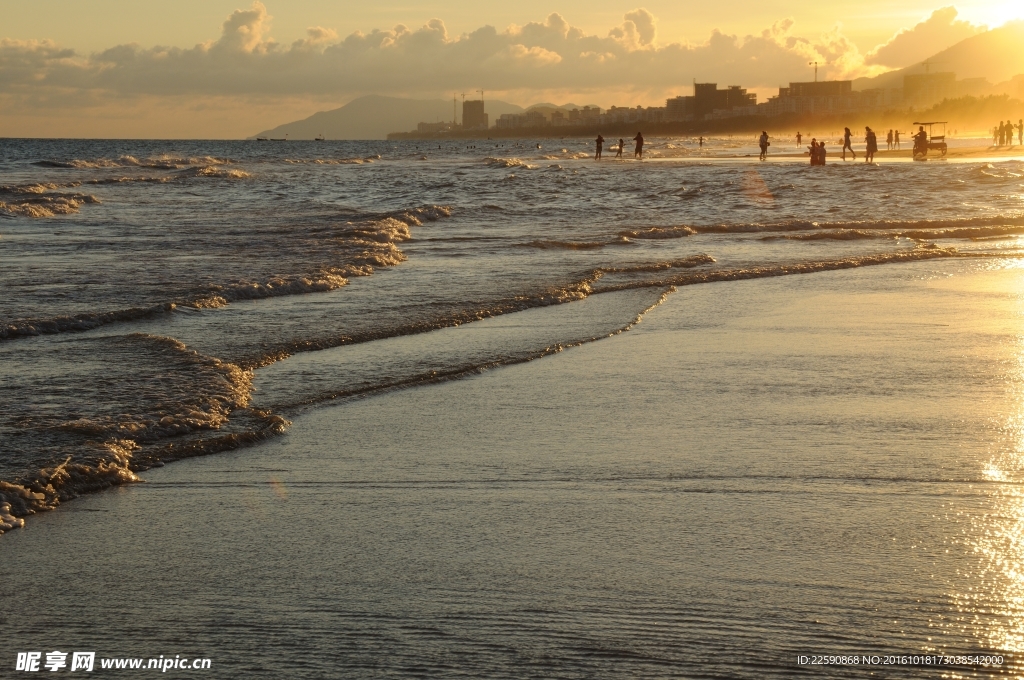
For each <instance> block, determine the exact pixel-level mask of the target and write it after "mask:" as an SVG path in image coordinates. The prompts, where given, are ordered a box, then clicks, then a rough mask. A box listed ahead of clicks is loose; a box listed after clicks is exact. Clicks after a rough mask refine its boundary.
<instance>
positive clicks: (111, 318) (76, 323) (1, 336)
mask: <svg viewBox="0 0 1024 680" xmlns="http://www.w3.org/2000/svg"><path fill="white" fill-rule="evenodd" d="M174 308H175V304H174V303H172V302H168V303H164V304H159V305H153V306H151V307H132V308H129V309H120V310H116V311H112V312H84V313H81V314H71V315H62V316H54V317H47V318H33V319H17V320H15V321H13V322H8V323H5V324H3V325H0V340H6V339H9V338H19V337H26V336H32V335H52V334H55V333H64V332H66V331H87V330H90V329H93V328H97V327H99V326H104V325H106V324H110V323H116V322H118V321H136V320H138V319H147V318H152V317H154V316H156V315H158V314H166V313H168V312H171V311H174Z"/></svg>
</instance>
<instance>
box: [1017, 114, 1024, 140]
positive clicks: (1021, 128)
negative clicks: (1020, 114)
mask: <svg viewBox="0 0 1024 680" xmlns="http://www.w3.org/2000/svg"><path fill="white" fill-rule="evenodd" d="M1017 144H1018V145H1024V118H1021V119H1019V120H1018V121H1017Z"/></svg>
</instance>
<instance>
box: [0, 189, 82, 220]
mask: <svg viewBox="0 0 1024 680" xmlns="http://www.w3.org/2000/svg"><path fill="white" fill-rule="evenodd" d="M35 186H43V185H35ZM99 202H100V199H98V198H96V197H95V196H92V195H90V194H68V193H36V192H33V191H28V190H26V191H24V192H23V193H22V195H21V196H19V197H15V198H12V199H8V200H6V201H0V214H6V215H7V216H11V217H14V216H21V217H34V218H40V217H54V216H56V215H72V214H74V213H77V212H78V211H79V209H80V208H81V207H82V206H83V205H85V204H87V203H99Z"/></svg>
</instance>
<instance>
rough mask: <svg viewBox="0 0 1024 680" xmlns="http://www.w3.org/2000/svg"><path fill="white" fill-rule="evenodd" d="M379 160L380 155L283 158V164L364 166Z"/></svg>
mask: <svg viewBox="0 0 1024 680" xmlns="http://www.w3.org/2000/svg"><path fill="white" fill-rule="evenodd" d="M379 160H380V154H375V155H373V156H364V157H362V158H312V159H302V158H285V159H284V162H285V163H289V164H292V165H364V164H366V163H373V162H374V161H379Z"/></svg>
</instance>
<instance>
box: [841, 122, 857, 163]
mask: <svg viewBox="0 0 1024 680" xmlns="http://www.w3.org/2000/svg"><path fill="white" fill-rule="evenodd" d="M852 136H853V133H852V132H850V128H843V160H844V161H845V160H846V150H847V149H849V150H850V153H852V154H853V160H857V152H856V151H854V150H853V146H852V145H851V144H850V138H851V137H852Z"/></svg>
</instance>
